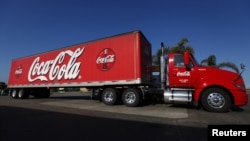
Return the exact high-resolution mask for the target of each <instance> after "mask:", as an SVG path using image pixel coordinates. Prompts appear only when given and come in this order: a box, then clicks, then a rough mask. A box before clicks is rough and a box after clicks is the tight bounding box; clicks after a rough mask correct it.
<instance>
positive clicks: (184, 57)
mask: <svg viewBox="0 0 250 141" xmlns="http://www.w3.org/2000/svg"><path fill="white" fill-rule="evenodd" d="M189 56H190V54H189V52H184V54H183V59H184V65H185V66H188V64H189Z"/></svg>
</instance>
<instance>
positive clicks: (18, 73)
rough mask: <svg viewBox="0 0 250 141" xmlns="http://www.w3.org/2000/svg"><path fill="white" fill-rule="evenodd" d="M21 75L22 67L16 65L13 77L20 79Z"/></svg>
mask: <svg viewBox="0 0 250 141" xmlns="http://www.w3.org/2000/svg"><path fill="white" fill-rule="evenodd" d="M22 73H23V67H22V65H17V68H16V70H15V76H16V78H19V77H21V75H22Z"/></svg>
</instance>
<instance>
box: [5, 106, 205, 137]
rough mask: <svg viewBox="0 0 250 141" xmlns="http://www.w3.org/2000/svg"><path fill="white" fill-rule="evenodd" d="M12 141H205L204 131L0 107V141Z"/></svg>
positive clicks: (168, 125) (187, 127)
mask: <svg viewBox="0 0 250 141" xmlns="http://www.w3.org/2000/svg"><path fill="white" fill-rule="evenodd" d="M166 120H167V119H166ZM15 140H18V141H19V140H25V141H34V140H35V141H45V140H60V141H67V140H68V141H77V140H81V141H85V140H86V141H90V140H91V141H95V140H98V141H99V140H109V141H114V140H115V141H134V140H136V141H163V140H170V141H171V140H174V141H184V140H185V141H186V140H199V141H206V140H207V129H206V128H199V127H189V126H182V125H175V124H173V125H171V124H155V123H148V122H138V121H128V120H117V119H111V118H102V117H92V116H84V115H75V114H67V113H59V112H49V111H42V110H33V109H26V108H17V107H8V106H1V107H0V141H15Z"/></svg>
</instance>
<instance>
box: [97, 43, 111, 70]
mask: <svg viewBox="0 0 250 141" xmlns="http://www.w3.org/2000/svg"><path fill="white" fill-rule="evenodd" d="M115 57H116V56H115V53H114V51H113V50H112V49H110V48H105V49H103V50H102V51H101V52H100V53H99V54H98V56H97V59H96V66H97V68H98V69H100V70H102V71H107V70H110V69H111V68H112V67H113V66H114V63H115Z"/></svg>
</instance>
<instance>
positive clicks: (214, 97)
mask: <svg viewBox="0 0 250 141" xmlns="http://www.w3.org/2000/svg"><path fill="white" fill-rule="evenodd" d="M201 104H202V106H203V108H204V109H205V110H207V111H209V112H217V113H225V112H228V111H229V109H230V107H231V104H232V100H231V97H230V96H229V94H228V93H227V92H226V91H225V90H223V89H220V88H210V89H207V90H205V91H204V92H203V94H202V96H201Z"/></svg>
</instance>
